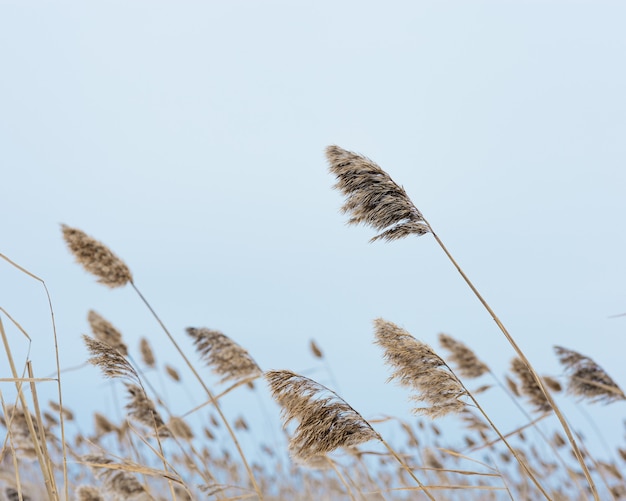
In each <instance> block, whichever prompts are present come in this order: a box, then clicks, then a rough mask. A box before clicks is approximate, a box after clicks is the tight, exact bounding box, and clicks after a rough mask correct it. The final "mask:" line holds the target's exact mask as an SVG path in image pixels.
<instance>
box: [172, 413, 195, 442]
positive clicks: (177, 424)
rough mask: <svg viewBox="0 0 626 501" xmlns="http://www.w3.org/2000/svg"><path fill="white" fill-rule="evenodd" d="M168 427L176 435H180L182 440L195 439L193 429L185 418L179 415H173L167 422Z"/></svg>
mask: <svg viewBox="0 0 626 501" xmlns="http://www.w3.org/2000/svg"><path fill="white" fill-rule="evenodd" d="M167 427H168V429H169V430H170V431H171V432H172V434H173V435H174V436H175V437H178V438H180V439H182V440H193V437H194V434H193V430H192V429H191V427H190V426H189V425H188V424H187V423H186V422H185V420H184V419H182V418H179V417H172V418H170V420H169V422H168V423H167Z"/></svg>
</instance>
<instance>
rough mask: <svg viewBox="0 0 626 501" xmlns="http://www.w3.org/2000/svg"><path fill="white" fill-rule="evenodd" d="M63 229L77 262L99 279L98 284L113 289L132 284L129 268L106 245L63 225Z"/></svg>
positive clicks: (65, 238)
mask: <svg viewBox="0 0 626 501" xmlns="http://www.w3.org/2000/svg"><path fill="white" fill-rule="evenodd" d="M61 229H62V231H63V239H64V240H65V243H66V244H67V246H68V248H69V250H70V251H71V252H72V254H74V257H75V258H76V261H77V262H78V263H79V264H80V265H82V267H83V268H84V269H85V270H86V271H87V272H89V273H91V274H92V275H95V276H96V277H98V282H100V283H101V284H104V285H106V286H108V287H111V288H115V287H122V286H124V285H126V284H127V283H128V282H132V280H133V276H132V274H131V272H130V270H129V269H128V266H126V264H125V263H124V261H122V260H121V259H120V258H119V257H117V256H116V255H115V254H114V253H113V252H112V251H111V250H110V249H109V248H108V247H107V246H106V245H104V244H103V243H101V242H99V241H98V240H96V239H95V238H92V237H90V236H89V235H87V234H86V233H85V232H83V231H81V230H79V229H77V228H71V227H69V226H67V225H65V224H62V225H61Z"/></svg>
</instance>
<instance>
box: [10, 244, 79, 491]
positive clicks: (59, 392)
mask: <svg viewBox="0 0 626 501" xmlns="http://www.w3.org/2000/svg"><path fill="white" fill-rule="evenodd" d="M0 258H2V259H4V260H5V261H6V262H8V263H9V264H10V265H11V266H14V267H15V268H17V269H18V270H20V271H21V272H22V273H24V274H26V275H28V276H29V277H31V278H32V279H34V280H37V281H38V282H39V283H40V284H41V286H42V287H43V289H44V291H45V293H46V299H47V300H48V308H49V309H50V321H51V325H52V337H53V339H54V361H55V366H56V376H57V377H56V383H57V396H58V398H59V406H60V408H61V410H62V409H63V391H62V385H61V363H60V360H59V342H58V336H57V328H56V322H55V319H54V309H53V308H52V298H51V297H50V292H49V291H48V286H47V285H46V282H45V281H44V280H43V279H41V278H39V277H38V276H37V275H35V274H34V273H31V272H30V271H28V270H27V269H26V268H23V267H21V266H20V265H19V264H17V263H16V262H14V261H12V260H11V259H9V258H8V257H7V256H5V255H4V254H2V253H0ZM0 311H2V312H3V313H5V314H6V315H7V317H9V318H10V319H11V321H13V322H14V323H15V324H16V325H17V326H18V328H19V329H20V330H21V331H22V333H23V334H24V335H25V336H26V337H27V338H28V339H29V340H30V337H29V336H28V334H26V331H25V330H24V329H22V327H21V326H20V325H19V324H18V323H17V322H15V320H13V318H11V316H10V315H9V314H8V313H7V312H6V310H4V308H0ZM0 331H2V337H3V342H4V344H5V348H8V343H7V342H6V339H5V334H4V327H3V326H2V322H1V321H0ZM8 355H9V357H11V355H10V353H8ZM12 363H13V362H11V364H12ZM59 421H60V425H61V449H62V451H61V452H62V456H63V484H64V491H65V498H66V499H69V480H68V476H67V442H66V440H65V419H64V417H63V412H60V413H59ZM52 480H53V481H54V478H53V479H52ZM55 489H56V484H55Z"/></svg>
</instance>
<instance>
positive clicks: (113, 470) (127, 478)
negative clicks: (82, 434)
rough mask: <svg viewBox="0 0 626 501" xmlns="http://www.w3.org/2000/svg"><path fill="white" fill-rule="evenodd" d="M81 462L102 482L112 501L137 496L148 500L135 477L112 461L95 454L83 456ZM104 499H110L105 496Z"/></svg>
mask: <svg viewBox="0 0 626 501" xmlns="http://www.w3.org/2000/svg"><path fill="white" fill-rule="evenodd" d="M82 460H83V461H84V462H85V463H87V464H88V465H89V467H90V468H91V469H92V470H93V472H94V475H95V476H96V477H97V478H98V479H99V480H100V481H101V482H102V486H103V488H104V490H105V491H106V492H107V493H108V494H109V495H110V496H112V499H115V500H120V501H122V500H126V499H131V498H136V499H137V498H139V496H141V499H150V498H149V497H148V496H147V492H146V490H145V489H144V487H143V485H141V484H140V483H139V481H138V480H137V479H136V478H135V476H134V475H132V474H130V473H129V472H127V471H125V470H124V469H121V468H120V465H119V464H118V463H115V462H114V461H113V460H111V459H109V458H107V457H105V456H100V455H95V454H91V455H87V456H83V457H82ZM109 465H110V466H109ZM92 492H93V491H92ZM87 499H89V498H87ZM96 499H97V498H96ZM106 499H111V498H110V497H109V496H107V498H106Z"/></svg>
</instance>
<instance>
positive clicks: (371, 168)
mask: <svg viewBox="0 0 626 501" xmlns="http://www.w3.org/2000/svg"><path fill="white" fill-rule="evenodd" d="M326 157H327V159H328V162H329V164H330V172H331V173H333V174H334V175H335V176H336V177H337V183H336V184H335V186H334V187H335V188H336V189H338V190H340V191H341V192H342V193H343V194H344V195H345V197H346V200H345V203H344V205H343V207H342V211H343V212H345V213H348V214H350V216H351V217H350V219H349V220H348V224H366V225H368V226H371V227H373V228H374V229H375V230H377V231H381V233H379V234H378V235H376V236H375V237H374V238H372V239H371V241H374V240H379V239H385V240H397V239H399V238H404V237H406V236H408V235H417V236H420V235H424V234H426V233H429V232H430V227H429V226H428V224H427V223H426V221H425V220H424V218H423V216H422V214H421V213H420V211H419V210H417V208H416V207H415V205H413V202H411V199H410V198H409V197H408V195H407V194H406V192H405V191H404V189H403V188H402V187H401V186H399V185H397V184H396V183H395V182H394V181H393V179H391V177H390V176H389V174H387V173H386V172H385V171H384V170H382V169H381V168H380V167H379V166H378V165H376V164H375V163H374V162H372V161H371V160H370V159H368V158H366V157H364V156H362V155H358V154H357V153H353V152H351V151H347V150H344V149H343V148H340V147H339V146H329V147H328V148H326Z"/></svg>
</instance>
